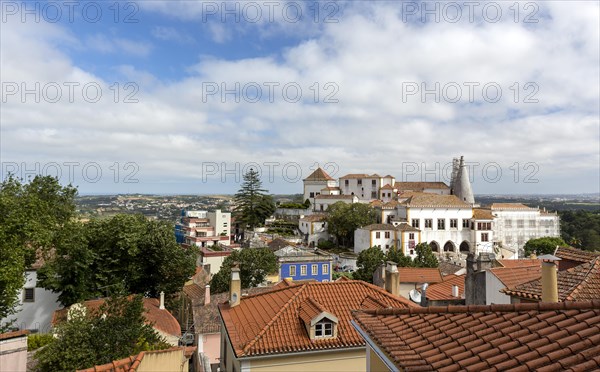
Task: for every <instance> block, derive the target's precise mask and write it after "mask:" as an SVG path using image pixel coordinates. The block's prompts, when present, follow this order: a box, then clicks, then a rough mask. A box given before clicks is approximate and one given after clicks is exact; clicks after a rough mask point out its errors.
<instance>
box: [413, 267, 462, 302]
mask: <svg viewBox="0 0 600 372" xmlns="http://www.w3.org/2000/svg"><path fill="white" fill-rule="evenodd" d="M420 294H421V296H423V295H425V298H426V299H427V301H426V304H427V306H447V305H464V304H465V274H460V275H456V274H450V275H446V276H444V277H443V281H442V282H441V283H434V284H431V285H429V286H428V287H427V289H426V290H425V291H423V290H422V289H421V293H420Z"/></svg>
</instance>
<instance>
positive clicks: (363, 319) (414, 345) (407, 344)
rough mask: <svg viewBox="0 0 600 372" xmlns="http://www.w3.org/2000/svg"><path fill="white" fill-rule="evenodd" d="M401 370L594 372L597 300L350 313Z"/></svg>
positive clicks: (598, 363) (599, 339)
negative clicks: (555, 371)
mask: <svg viewBox="0 0 600 372" xmlns="http://www.w3.org/2000/svg"><path fill="white" fill-rule="evenodd" d="M353 318H354V322H355V323H356V324H357V325H358V326H359V327H360V328H361V329H362V330H363V332H364V336H365V337H366V338H368V339H369V343H373V344H374V345H375V346H376V347H377V348H378V349H379V350H381V351H382V352H383V353H384V354H385V357H386V358H387V359H388V360H389V361H390V362H391V363H393V364H394V365H395V366H396V367H397V368H398V369H400V370H406V369H408V370H419V371H434V370H435V371H457V370H473V371H482V370H495V371H499V370H500V371H508V370H514V371H517V370H519V371H529V370H538V371H551V370H552V371H553V370H568V369H569V368H572V369H571V370H576V371H589V370H597V369H599V368H600V301H598V300H596V301H590V302H563V303H534V304H525V303H523V304H506V305H488V306H486V305H474V306H432V307H426V308H410V309H377V310H362V311H354V312H353Z"/></svg>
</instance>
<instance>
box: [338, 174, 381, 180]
mask: <svg viewBox="0 0 600 372" xmlns="http://www.w3.org/2000/svg"><path fill="white" fill-rule="evenodd" d="M345 178H356V179H360V178H380V176H378V175H377V174H374V175H372V176H370V175H368V174H366V173H349V174H347V175H345V176H342V177H340V179H345Z"/></svg>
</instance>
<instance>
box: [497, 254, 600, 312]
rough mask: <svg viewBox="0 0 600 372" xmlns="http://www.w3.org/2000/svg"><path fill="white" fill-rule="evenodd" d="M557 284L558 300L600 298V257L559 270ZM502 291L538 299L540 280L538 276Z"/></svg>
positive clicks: (539, 298) (539, 297)
mask: <svg viewBox="0 0 600 372" xmlns="http://www.w3.org/2000/svg"><path fill="white" fill-rule="evenodd" d="M557 284H558V299H559V301H583V300H594V299H600V257H597V258H596V259H594V260H593V261H591V262H587V263H584V264H582V265H579V266H575V267H573V268H571V269H568V270H564V271H559V272H558V273H557ZM502 291H503V292H504V293H506V294H508V295H510V296H515V297H521V298H526V299H533V300H537V301H540V300H541V299H542V281H541V278H540V279H536V280H532V281H529V282H526V283H522V284H519V285H516V286H514V287H509V288H505V289H503V290H502Z"/></svg>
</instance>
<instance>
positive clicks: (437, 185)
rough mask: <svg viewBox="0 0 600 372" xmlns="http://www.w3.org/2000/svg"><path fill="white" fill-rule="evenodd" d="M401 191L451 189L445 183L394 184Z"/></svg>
mask: <svg viewBox="0 0 600 372" xmlns="http://www.w3.org/2000/svg"><path fill="white" fill-rule="evenodd" d="M394 187H396V188H397V189H399V190H412V191H423V190H425V189H438V190H443V189H449V188H450V187H449V186H448V185H446V184H445V183H444V182H396V183H395V184H394Z"/></svg>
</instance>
